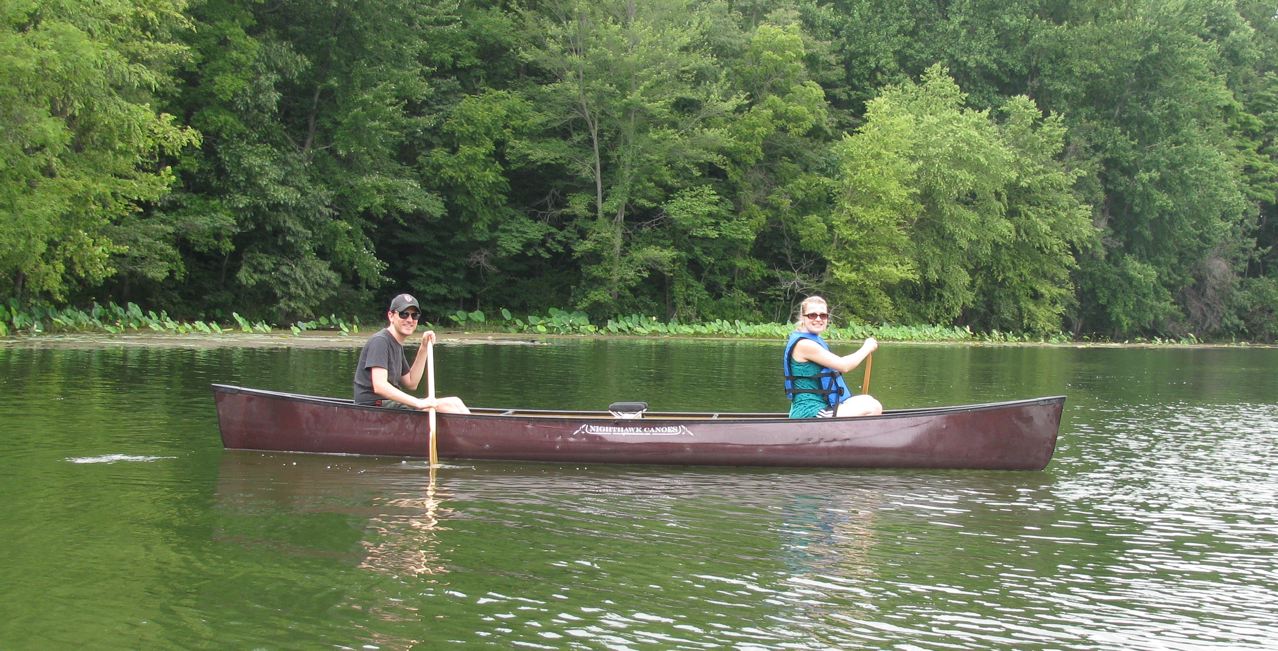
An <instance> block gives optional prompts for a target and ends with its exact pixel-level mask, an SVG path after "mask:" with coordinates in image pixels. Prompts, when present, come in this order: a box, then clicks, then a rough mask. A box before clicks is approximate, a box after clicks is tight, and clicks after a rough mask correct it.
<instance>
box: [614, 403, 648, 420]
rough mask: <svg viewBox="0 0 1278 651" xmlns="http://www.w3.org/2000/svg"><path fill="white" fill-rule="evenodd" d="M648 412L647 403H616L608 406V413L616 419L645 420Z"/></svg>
mask: <svg viewBox="0 0 1278 651" xmlns="http://www.w3.org/2000/svg"><path fill="white" fill-rule="evenodd" d="M647 410H648V403H646V402H614V403H612V404H611V405H608V411H609V412H610V413H611V414H612V415H613V416H614V417H616V418H643V412H645V411H647Z"/></svg>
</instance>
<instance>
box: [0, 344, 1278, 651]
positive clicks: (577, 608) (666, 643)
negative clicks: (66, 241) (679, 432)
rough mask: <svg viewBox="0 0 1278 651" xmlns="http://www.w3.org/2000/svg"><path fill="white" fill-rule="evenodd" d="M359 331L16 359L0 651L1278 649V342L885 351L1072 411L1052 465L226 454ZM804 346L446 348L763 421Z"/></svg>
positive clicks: (0, 424)
mask: <svg viewBox="0 0 1278 651" xmlns="http://www.w3.org/2000/svg"><path fill="white" fill-rule="evenodd" d="M358 343H359V342H358V341H352V342H350V343H349V344H348V345H337V346H325V347H300V346H298V345H297V344H295V343H290V341H289V340H287V339H285V340H283V341H282V343H281V344H280V345H276V346H262V347H235V346H226V345H206V344H205V343H201V342H199V341H197V340H191V341H189V342H184V341H182V340H179V342H178V343H177V344H173V343H172V342H170V343H167V344H164V345H156V343H155V342H154V341H150V342H148V340H146V339H145V338H143V339H141V340H140V341H139V340H122V339H106V338H104V339H87V340H78V341H56V340H54V341H50V340H40V341H37V342H31V341H9V342H5V343H0V432H2V434H0V504H2V505H3V509H4V511H3V517H2V518H0V541H3V543H0V544H2V545H3V550H4V553H3V554H2V555H0V585H3V586H4V597H5V598H4V599H3V601H0V649H49V648H55V649H57V648H78V647H88V648H103V649H140V648H141V649H150V648H218V649H221V648H268V649H270V648H280V649H283V648H290V649H291V648H306V649H309V648H330V649H331V648H337V649H343V648H350V649H402V648H453V647H461V646H472V647H485V646H486V647H491V648H503V649H505V648H546V649H563V648H581V649H604V648H607V649H641V648H647V649H666V648H681V649H722V648H740V649H826V648H838V649H856V648H866V649H880V648H896V649H989V648H1018V649H1198V648H1230V649H1253V648H1254V649H1261V648H1273V647H1274V646H1275V645H1278V605H1276V604H1278V571H1276V570H1275V567H1278V566H1276V565H1275V561H1274V558H1275V557H1278V404H1276V396H1278V350H1273V349H1257V350H1242V349H1206V348H1205V349H1192V350H1189V349H1112V348H1096V349H1090V348H1089V349H1076V348H1013V347H1008V348H999V347H960V346H904V345H893V344H891V343H886V344H884V346H883V347H882V348H881V349H880V351H879V352H878V353H876V354H875V356H874V367H873V368H874V375H873V378H872V383H871V385H872V389H873V393H874V394H876V395H877V396H878V397H879V398H880V399H881V400H882V401H883V402H884V404H885V405H887V406H888V407H912V406H924V405H938V404H957V403H966V402H985V401H991V400H1002V399H1010V398H1018V397H1030V396H1038V395H1055V394H1064V395H1066V396H1068V401H1067V404H1066V411H1065V417H1064V422H1063V424H1062V430H1061V440H1060V445H1059V446H1058V448H1057V452H1056V456H1055V458H1054V459H1053V461H1052V463H1051V464H1050V465H1049V466H1048V468H1047V470H1045V471H1043V472H1029V473H1016V472H1011V473H1009V472H971V471H883V470H880V471H856V470H789V469H749V468H744V469H741V468H736V469H734V468H675V467H657V466H595V465H590V466H586V465H574V466H559V465H547V464H510V463H458V464H453V465H450V466H448V467H446V468H444V469H443V470H441V471H440V472H439V473H438V475H437V481H436V483H435V484H434V485H432V484H431V483H430V482H429V479H428V473H427V472H426V469H425V466H424V464H423V463H422V462H420V461H408V462H405V461H401V460H397V459H369V458H352V457H336V456H309V455H287V454H261V453H252V452H240V451H224V450H222V449H221V445H220V442H219V440H218V432H217V422H216V417H215V414H214V410H213V404H212V397H211V394H210V392H209V389H208V385H209V384H210V383H212V382H222V383H230V384H242V385H247V386H255V387H262V388H268V389H278V390H287V391H296V392H304V393H319V394H329V395H343V396H344V395H347V394H349V392H350V374H351V365H352V364H353V363H354V361H355V358H356V354H357V352H358V351H357V349H356V347H355V346H357V345H358ZM779 348H780V345H779V343H757V342H662V341H626V340H610V341H586V340H566V341H556V342H548V343H547V342H540V343H538V344H536V345H523V344H509V343H506V344H469V345H442V346H440V347H438V348H437V350H436V359H437V361H438V363H439V367H440V368H439V373H438V385H439V392H440V393H441V394H459V395H461V396H463V397H464V398H465V399H466V400H467V401H468V402H469V403H471V404H473V405H483V406H511V407H514V406H519V407H541V408H601V407H603V406H606V405H607V404H608V403H609V402H612V401H616V400H646V401H648V402H649V403H650V405H651V406H652V408H653V409H659V410H697V409H715V410H725V411H726V410H742V411H758V410H782V409H784V407H785V403H784V398H783V397H782V395H781V392H780V389H779V387H778V382H777V376H778V375H779V368H778V367H779V363H778V360H777V356H778V355H779ZM845 352H846V351H845ZM854 375H855V376H856V379H857V381H858V382H859V379H860V374H859V373H854Z"/></svg>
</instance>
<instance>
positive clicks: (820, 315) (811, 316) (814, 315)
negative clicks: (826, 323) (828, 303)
mask: <svg viewBox="0 0 1278 651" xmlns="http://www.w3.org/2000/svg"><path fill="white" fill-rule="evenodd" d="M803 316H806V317H808V318H809V319H811V320H813V321H816V320H817V319H829V318H830V313H829V312H808V313H807V314H804V315H803Z"/></svg>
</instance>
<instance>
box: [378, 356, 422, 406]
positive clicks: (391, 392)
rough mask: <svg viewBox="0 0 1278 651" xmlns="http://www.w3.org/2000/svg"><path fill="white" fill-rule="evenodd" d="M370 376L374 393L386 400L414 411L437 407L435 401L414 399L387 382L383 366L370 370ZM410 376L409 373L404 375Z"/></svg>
mask: <svg viewBox="0 0 1278 651" xmlns="http://www.w3.org/2000/svg"><path fill="white" fill-rule="evenodd" d="M368 371H369V374H370V375H372V376H373V393H376V394H377V395H378V396H380V397H381V398H382V399H384V400H394V401H395V402H398V403H400V404H404V405H408V406H409V407H412V408H413V409H430V408H431V407H433V406H435V401H434V400H429V399H427V398H414V397H413V396H412V395H409V394H407V393H405V392H403V391H400V390H399V389H398V388H396V386H395V385H393V384H391V383H390V382H389V381H387V379H386V378H387V371H386V369H385V368H383V367H381V366H374V367H372V368H370V369H368ZM404 375H405V377H407V376H408V374H407V373H405V374H404Z"/></svg>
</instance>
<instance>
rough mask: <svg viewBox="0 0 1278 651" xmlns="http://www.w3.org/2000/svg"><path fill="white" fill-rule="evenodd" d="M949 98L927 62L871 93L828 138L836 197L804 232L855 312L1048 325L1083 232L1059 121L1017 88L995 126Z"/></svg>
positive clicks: (954, 89)
mask: <svg viewBox="0 0 1278 651" xmlns="http://www.w3.org/2000/svg"><path fill="white" fill-rule="evenodd" d="M963 103H964V95H963V93H962V91H961V90H960V89H959V88H958V86H957V85H956V84H955V83H954V81H953V80H952V79H950V78H949V77H948V75H946V73H945V71H944V70H943V69H942V68H940V67H933V68H931V69H929V70H928V71H927V73H926V74H925V75H924V76H923V78H922V79H921V80H920V82H919V83H918V84H913V83H907V84H902V85H899V86H894V87H892V88H889V89H888V90H886V91H885V92H884V93H882V94H881V95H880V96H879V97H877V98H875V99H874V100H872V101H871V102H870V104H869V106H868V110H867V113H866V122H865V125H864V126H862V127H861V128H860V129H858V130H857V132H856V133H855V134H853V135H851V136H848V137H847V138H845V140H844V142H843V143H842V144H841V145H840V147H839V149H838V151H839V154H840V157H841V160H842V162H843V164H842V167H841V173H840V176H839V183H840V188H841V194H840V197H839V203H838V205H837V208H836V210H835V213H834V214H833V215H832V217H831V221H830V223H829V229H828V231H824V230H822V231H819V232H818V233H817V236H821V237H828V239H829V242H830V244H829V247H828V249H827V250H828V252H829V256H830V270H831V275H832V277H833V280H834V281H835V282H836V283H837V291H838V296H839V297H840V298H839V300H840V301H841V302H846V303H847V304H848V305H849V306H850V309H851V310H852V311H853V312H855V313H857V314H858V315H859V316H861V317H862V318H863V319H867V320H869V319H874V320H879V319H890V318H901V319H904V320H906V321H908V322H913V323H954V322H959V323H964V324H967V325H972V326H974V327H977V328H982V329H991V328H1005V329H1010V330H1018V331H1040V332H1044V331H1055V330H1057V329H1059V327H1060V323H1061V314H1062V313H1063V311H1064V309H1065V307H1066V305H1067V304H1068V302H1069V300H1070V298H1071V296H1072V293H1071V291H1070V288H1069V283H1068V279H1069V274H1070V272H1071V271H1072V270H1073V268H1074V267H1075V262H1074V257H1073V251H1074V250H1075V248H1076V247H1081V246H1083V245H1085V244H1087V243H1088V242H1089V237H1090V231H1089V229H1088V224H1087V209H1086V207H1085V206H1084V205H1083V204H1082V203H1080V201H1079V199H1078V197H1077V196H1076V195H1075V193H1074V188H1073V184H1074V181H1075V179H1076V178H1077V173H1076V172H1070V171H1068V170H1066V169H1065V168H1064V167H1063V165H1062V164H1061V163H1060V162H1058V160H1057V157H1058V156H1059V154H1060V152H1061V148H1062V145H1063V137H1064V129H1063V127H1062V125H1061V121H1060V120H1059V119H1058V118H1046V119H1044V118H1043V116H1042V115H1041V114H1040V113H1039V111H1038V109H1037V108H1036V107H1035V106H1034V105H1033V103H1032V102H1031V101H1030V100H1028V99H1027V98H1017V99H1013V100H1012V101H1010V102H1009V103H1008V105H1007V107H1006V109H1005V110H1004V113H1005V115H1006V118H1005V120H1004V121H1003V123H1001V124H1000V123H998V122H996V121H995V120H994V119H992V118H991V116H990V115H989V113H988V112H986V111H975V110H972V109H967V108H964V107H963ZM827 233H828V234H827Z"/></svg>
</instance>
